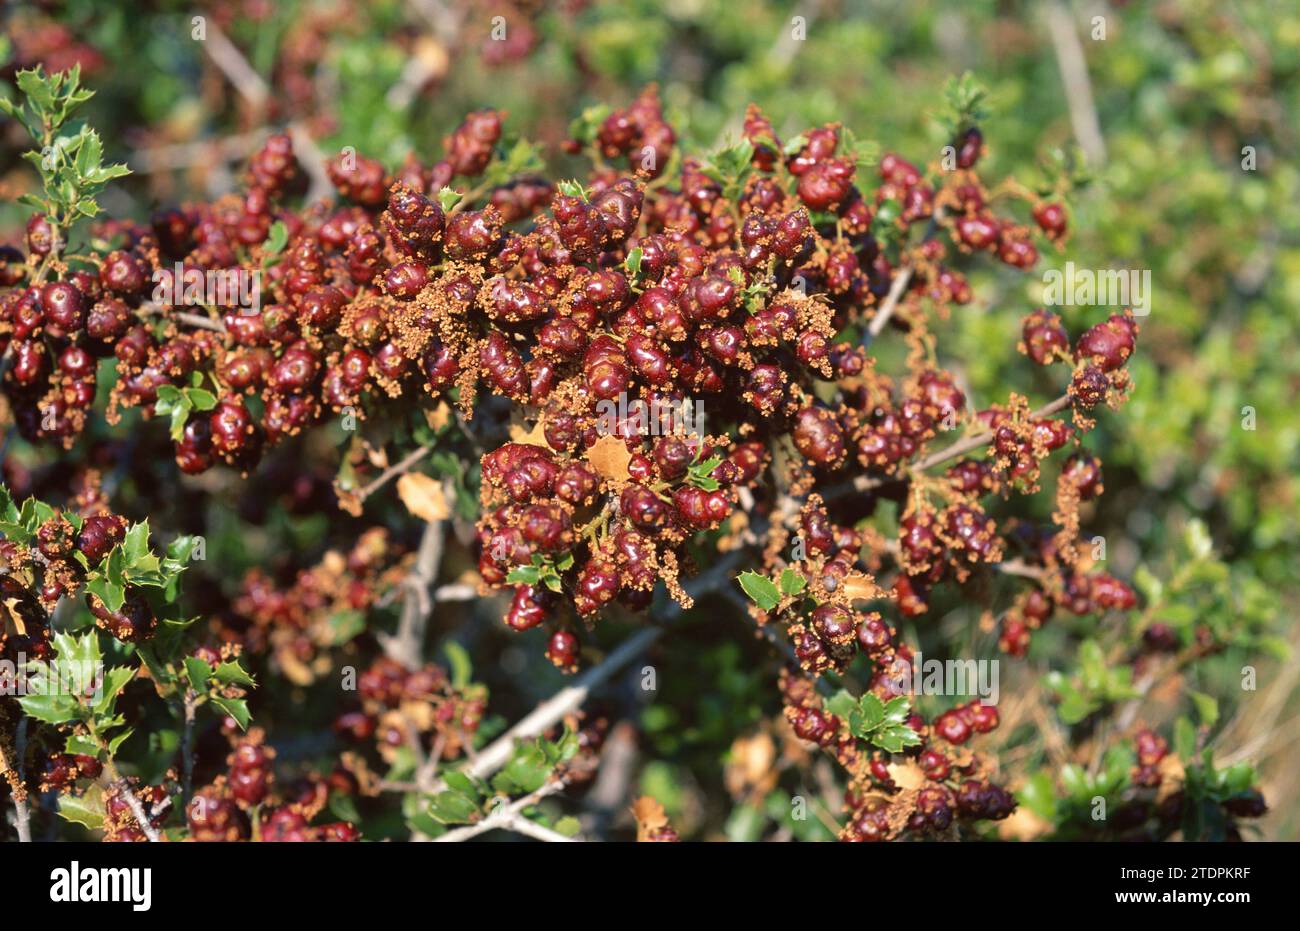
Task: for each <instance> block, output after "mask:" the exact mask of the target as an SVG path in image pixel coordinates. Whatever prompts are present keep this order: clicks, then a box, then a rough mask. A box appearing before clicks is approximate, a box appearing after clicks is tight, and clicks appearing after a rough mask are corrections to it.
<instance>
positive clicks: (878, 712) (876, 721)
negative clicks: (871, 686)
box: [858, 692, 885, 731]
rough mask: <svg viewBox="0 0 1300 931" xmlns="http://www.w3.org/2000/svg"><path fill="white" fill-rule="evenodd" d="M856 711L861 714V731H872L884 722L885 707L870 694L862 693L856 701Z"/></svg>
mask: <svg viewBox="0 0 1300 931" xmlns="http://www.w3.org/2000/svg"><path fill="white" fill-rule="evenodd" d="M858 711H859V712H861V714H862V729H863V730H864V731H873V730H875V729H876V728H877V727H879V726H880V725H881V723H882V722H883V721H884V720H885V705H884V703H883V702H882V701H881V700H880V699H879V698H877V697H876V696H875V695H874V694H872V693H871V692H863V693H862V697H861V698H860V699H858Z"/></svg>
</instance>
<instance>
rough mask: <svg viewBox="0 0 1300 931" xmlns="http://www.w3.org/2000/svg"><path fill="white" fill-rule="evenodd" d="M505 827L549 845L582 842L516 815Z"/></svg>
mask: <svg viewBox="0 0 1300 931" xmlns="http://www.w3.org/2000/svg"><path fill="white" fill-rule="evenodd" d="M505 827H506V830H508V831H514V832H515V833H516V834H523V835H525V836H526V837H531V838H533V839H534V840H540V841H546V842H547V843H548V844H571V843H573V842H574V841H577V840H581V838H579V837H565V836H564V835H563V834H561V833H560V832H559V831H552V830H551V829H550V828H548V827H545V826H543V825H540V824H538V823H537V822H536V821H529V820H528V819H527V818H525V817H524V816H523V815H516V816H515V817H513V818H511V819H510V822H509V823H508V824H507V825H506V826H505Z"/></svg>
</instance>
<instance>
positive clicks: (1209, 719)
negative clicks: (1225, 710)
mask: <svg viewBox="0 0 1300 931" xmlns="http://www.w3.org/2000/svg"><path fill="white" fill-rule="evenodd" d="M1187 694H1188V695H1190V696H1191V699H1192V703H1193V704H1194V705H1196V716H1197V717H1198V718H1199V719H1200V721H1201V724H1202V725H1204V726H1205V727H1214V725H1215V724H1216V723H1217V722H1218V720H1219V702H1218V700H1216V699H1215V698H1214V696H1213V695H1206V694H1205V693H1204V692H1194V691H1192V690H1190V689H1189V690H1188V692H1187Z"/></svg>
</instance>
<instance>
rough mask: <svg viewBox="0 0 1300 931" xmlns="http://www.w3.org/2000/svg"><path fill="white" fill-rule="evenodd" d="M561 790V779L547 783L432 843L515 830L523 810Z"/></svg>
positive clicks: (449, 841)
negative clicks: (505, 829) (475, 822)
mask: <svg viewBox="0 0 1300 931" xmlns="http://www.w3.org/2000/svg"><path fill="white" fill-rule="evenodd" d="M563 788H564V780H562V779H556V780H554V781H552V782H548V783H546V785H544V786H542V787H541V788H540V789H538V790H537V791H536V792H530V793H528V794H527V795H525V796H522V797H521V798H517V799H515V800H514V801H513V802H511V803H510V804H508V805H503V806H501V807H500V808H498V809H497V810H496V811H494V812H492V814H490V815H488V816H487V817H486V818H484V819H483V820H482V821H480V822H478V823H477V824H470V825H466V826H465V827H463V828H456V829H455V830H454V831H448V832H447V833H446V834H443V835H441V836H439V837H435V838H434V839H433V840H434V843H438V844H455V843H459V842H460V841H467V840H469V839H470V838H472V837H478V835H480V834H486V833H487V832H488V831H495V830H497V829H498V828H507V829H512V830H517V828H515V826H514V822H515V819H516V818H519V817H522V815H521V814H520V813H521V812H522V811H523V810H524V809H525V808H529V807H531V806H533V805H536V804H537V803H538V802H540V801H541V800H542V799H544V798H546V797H547V796H549V795H554V794H555V793H556V792H559V791H560V790H561V789H563ZM565 840H572V838H568V837H566V838H565Z"/></svg>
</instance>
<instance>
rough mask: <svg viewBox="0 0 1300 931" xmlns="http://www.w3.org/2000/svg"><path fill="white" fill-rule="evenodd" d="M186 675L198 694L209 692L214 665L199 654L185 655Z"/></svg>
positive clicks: (191, 686)
mask: <svg viewBox="0 0 1300 931" xmlns="http://www.w3.org/2000/svg"><path fill="white" fill-rule="evenodd" d="M185 677H186V678H187V679H189V680H190V688H192V689H193V690H194V692H195V694H197V695H206V694H208V682H209V681H210V680H211V679H212V667H211V666H209V665H208V663H207V661H206V660H202V659H199V658H198V657H197V656H187V657H185Z"/></svg>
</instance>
